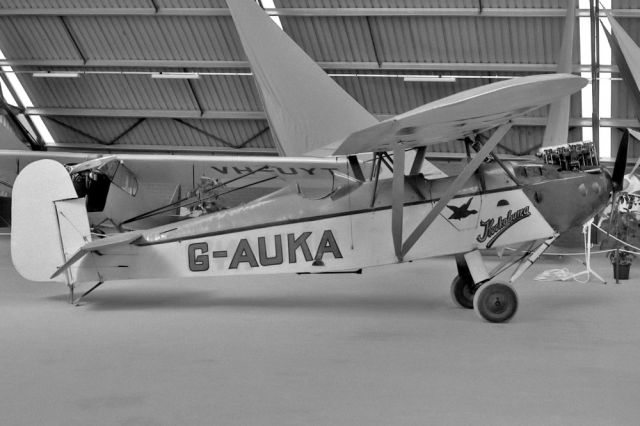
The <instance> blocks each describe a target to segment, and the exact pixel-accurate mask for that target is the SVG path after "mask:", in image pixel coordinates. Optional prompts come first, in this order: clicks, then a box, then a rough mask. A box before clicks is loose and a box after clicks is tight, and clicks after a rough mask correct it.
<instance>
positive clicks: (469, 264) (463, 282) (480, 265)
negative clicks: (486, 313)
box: [451, 250, 489, 309]
mask: <svg viewBox="0 0 640 426" xmlns="http://www.w3.org/2000/svg"><path fill="white" fill-rule="evenodd" d="M456 266H457V267H458V275H457V276H456V277H455V278H454V279H453V282H452V283H451V298H452V299H453V301H454V302H455V303H456V305H458V306H460V307H461V308H466V309H473V296H474V294H475V292H476V290H477V289H478V287H479V285H480V284H481V283H482V282H484V281H486V280H487V279H488V278H489V275H488V274H487V271H486V269H485V267H484V262H483V260H482V256H481V255H480V252H479V251H477V250H476V251H473V252H469V253H466V254H464V255H462V254H458V255H456Z"/></svg>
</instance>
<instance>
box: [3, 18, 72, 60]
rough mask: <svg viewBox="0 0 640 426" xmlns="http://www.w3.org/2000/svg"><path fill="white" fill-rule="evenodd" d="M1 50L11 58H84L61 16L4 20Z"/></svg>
mask: <svg viewBox="0 0 640 426" xmlns="http://www.w3.org/2000/svg"><path fill="white" fill-rule="evenodd" d="M0 48H1V49H2V53H4V55H5V57H6V58H9V59H81V57H80V55H79V53H78V51H77V49H76V47H75V46H74V44H73V41H72V40H71V38H70V37H69V35H68V33H67V31H66V30H65V28H64V25H63V22H62V20H61V19H60V18H59V17H51V16H10V17H9V16H4V17H0Z"/></svg>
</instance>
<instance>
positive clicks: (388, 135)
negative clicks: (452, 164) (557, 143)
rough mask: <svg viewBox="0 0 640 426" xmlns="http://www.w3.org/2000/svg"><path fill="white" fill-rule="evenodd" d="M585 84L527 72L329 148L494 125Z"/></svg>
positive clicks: (386, 145) (461, 133) (430, 140)
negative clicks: (528, 74) (522, 75)
mask: <svg viewBox="0 0 640 426" xmlns="http://www.w3.org/2000/svg"><path fill="white" fill-rule="evenodd" d="M586 85H587V80H586V79H584V78H581V77H578V76H574V75H571V74H550V75H532V76H527V77H517V78H513V79H510V80H504V81H499V82H497V83H492V84H488V85H485V86H480V87H476V88H473V89H470V90H466V91H464V92H459V93H456V94H454V95H451V96H448V97H446V98H442V99H439V100H437V101H435V102H431V103H428V104H426V105H423V106H421V107H418V108H416V109H413V110H411V111H408V112H406V113H404V114H400V115H397V116H395V117H393V118H390V119H388V120H385V121H382V122H380V123H379V124H376V125H373V126H370V127H368V128H366V129H364V130H360V131H357V132H354V133H352V134H351V135H349V136H348V137H347V138H346V139H345V140H344V141H343V142H342V143H341V144H340V145H339V146H338V147H337V148H336V149H335V151H334V152H333V153H334V154H335V155H354V154H358V153H362V152H382V151H392V150H393V149H394V145H396V144H401V145H402V146H403V147H404V148H405V149H408V148H417V147H421V146H427V145H432V144H436V143H441V142H450V141H454V140H456V139H462V138H464V137H466V136H471V135H473V134H476V133H482V132H485V131H487V130H490V129H493V128H495V127H499V126H500V125H502V124H505V123H507V122H509V121H510V120H512V119H513V118H515V117H518V116H521V115H523V114H526V113H527V112H529V111H531V110H534V109H536V108H539V107H541V106H543V105H546V104H548V103H551V102H553V101H555V100H558V99H561V98H563V97H565V96H568V95H570V94H572V93H574V92H577V91H578V90H580V89H581V88H583V87H584V86H586Z"/></svg>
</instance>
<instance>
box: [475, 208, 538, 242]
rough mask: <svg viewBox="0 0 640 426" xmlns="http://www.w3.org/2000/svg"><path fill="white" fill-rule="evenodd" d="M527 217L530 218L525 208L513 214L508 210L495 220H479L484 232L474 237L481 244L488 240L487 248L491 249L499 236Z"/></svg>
mask: <svg viewBox="0 0 640 426" xmlns="http://www.w3.org/2000/svg"><path fill="white" fill-rule="evenodd" d="M529 216H531V212H530V211H529V206H526V207H523V208H521V209H518V210H516V211H515V212H513V211H511V210H509V211H508V212H507V215H506V216H504V217H503V216H498V218H497V219H494V218H491V219H487V220H481V221H480V226H482V227H484V231H483V233H482V234H480V235H478V236H477V237H476V241H478V242H479V243H483V242H485V241H487V240H488V242H487V248H491V246H493V243H495V242H496V240H497V239H498V238H499V237H500V235H502V234H504V233H505V231H506V230H507V229H509V228H511V227H512V226H513V225H515V224H516V223H518V222H520V221H521V220H522V219H525V218H527V217H529Z"/></svg>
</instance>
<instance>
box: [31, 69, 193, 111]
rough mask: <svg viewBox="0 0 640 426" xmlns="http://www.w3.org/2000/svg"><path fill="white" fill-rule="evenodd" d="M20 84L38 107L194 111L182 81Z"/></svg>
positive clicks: (84, 79)
mask: <svg viewBox="0 0 640 426" xmlns="http://www.w3.org/2000/svg"><path fill="white" fill-rule="evenodd" d="M19 78H20V81H21V82H22V84H23V85H24V87H25V90H26V91H27V93H29V95H30V96H31V98H32V101H33V103H34V105H37V106H39V107H64V108H123V109H132V108H138V109H170V110H197V109H198V106H197V103H196V100H195V98H194V97H193V94H192V92H191V90H190V89H189V86H188V83H187V82H186V81H184V80H160V79H152V78H150V77H149V76H148V75H104V74H103V75H95V74H86V75H82V76H80V77H78V78H34V77H31V75H30V74H19Z"/></svg>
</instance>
